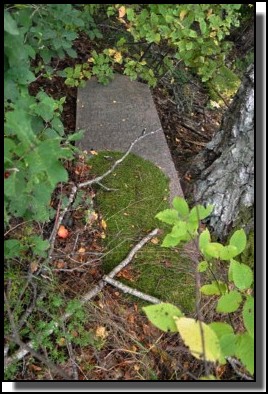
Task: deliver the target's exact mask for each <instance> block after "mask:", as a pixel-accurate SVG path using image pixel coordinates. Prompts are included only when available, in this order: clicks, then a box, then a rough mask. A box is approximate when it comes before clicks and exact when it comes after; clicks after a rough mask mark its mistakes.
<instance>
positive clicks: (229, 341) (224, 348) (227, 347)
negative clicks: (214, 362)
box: [220, 333, 237, 363]
mask: <svg viewBox="0 0 268 394" xmlns="http://www.w3.org/2000/svg"><path fill="white" fill-rule="evenodd" d="M236 340H237V336H236V335H235V334H234V333H232V334H227V335H223V336H222V337H221V338H220V346H221V352H222V356H223V358H224V361H225V357H231V356H235V352H236ZM223 363H225V362H223Z"/></svg>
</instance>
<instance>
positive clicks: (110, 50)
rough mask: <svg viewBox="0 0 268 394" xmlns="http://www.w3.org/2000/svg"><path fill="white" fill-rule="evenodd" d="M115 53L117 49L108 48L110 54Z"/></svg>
mask: <svg viewBox="0 0 268 394" xmlns="http://www.w3.org/2000/svg"><path fill="white" fill-rule="evenodd" d="M115 53H116V50H115V49H111V48H109V49H108V54H109V55H110V56H113V55H114V54H115Z"/></svg>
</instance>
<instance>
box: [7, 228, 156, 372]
mask: <svg viewBox="0 0 268 394" xmlns="http://www.w3.org/2000/svg"><path fill="white" fill-rule="evenodd" d="M158 231H159V230H158V229H154V230H153V231H151V232H150V233H149V234H148V235H146V237H144V238H143V239H142V240H141V241H140V242H139V243H138V244H137V245H135V246H134V248H133V249H132V250H131V251H130V252H129V254H128V255H127V257H126V258H125V259H124V260H123V261H122V262H121V263H120V264H119V265H117V266H116V267H115V268H114V269H113V270H112V271H111V272H110V274H109V275H107V277H109V278H110V279H111V278H113V277H114V276H115V275H117V274H118V273H119V272H120V271H121V270H122V269H123V268H124V267H126V265H127V264H129V263H130V262H131V260H132V259H133V257H134V256H135V254H136V253H137V252H138V251H139V250H140V249H141V248H142V247H143V246H144V245H145V244H146V243H147V242H148V241H150V239H151V238H153V237H154V236H155V235H157V233H158ZM106 284H107V283H106V282H105V281H104V280H103V279H101V280H100V281H99V282H98V284H97V285H95V287H94V288H93V289H92V290H90V291H89V292H88V293H86V294H85V295H84V296H83V297H82V298H81V300H80V302H81V303H82V305H83V304H85V303H86V302H88V301H90V300H91V299H92V298H94V297H95V296H96V295H97V294H98V293H99V292H100V291H101V290H102V289H103V288H104V287H105V286H106ZM70 316H72V313H65V314H64V315H63V316H62V318H61V321H62V322H64V321H65V320H67V319H68V318H69V317H70ZM58 325H59V323H57V322H54V329H55V328H56V327H58ZM54 329H50V330H49V331H47V332H46V335H50V334H52V333H53V331H54ZM33 344H34V341H30V342H28V343H27V344H24V346H23V347H22V348H21V349H19V350H18V351H17V352H16V353H14V354H13V355H12V356H10V357H8V358H6V359H5V368H6V367H7V366H8V365H10V364H11V363H13V362H15V361H18V360H21V359H22V358H23V357H24V356H26V354H27V353H29V351H30V350H29V349H32V347H33Z"/></svg>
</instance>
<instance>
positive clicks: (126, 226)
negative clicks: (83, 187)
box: [90, 152, 195, 312]
mask: <svg viewBox="0 0 268 394" xmlns="http://www.w3.org/2000/svg"><path fill="white" fill-rule="evenodd" d="M121 156H122V153H118V152H99V154H98V155H97V156H94V157H92V158H91V159H90V165H91V166H92V173H93V174H94V175H101V174H103V173H104V172H105V171H106V170H107V169H108V168H110V167H111V165H112V163H113V162H114V160H116V159H118V158H120V157H121ZM103 184H104V185H105V186H107V187H109V188H113V189H116V191H105V190H104V189H103V188H99V189H98V192H97V196H96V203H97V208H98V209H99V211H100V213H101V214H102V216H103V218H104V220H105V221H106V223H107V229H106V238H105V239H104V245H105V248H106V252H107V254H106V256H105V258H104V260H103V268H104V271H105V272H106V273H108V272H110V271H111V270H112V269H113V268H114V267H115V266H116V265H118V264H119V263H120V262H121V261H122V260H123V259H124V258H125V257H126V256H127V254H128V253H129V251H130V250H131V248H132V247H133V246H134V245H135V244H136V243H137V242H138V241H139V240H140V239H141V238H143V237H144V236H145V235H146V234H147V233H148V232H149V231H151V230H152V229H154V228H156V227H158V226H159V224H160V223H159V221H158V220H157V219H155V215H156V214H157V213H158V212H159V211H161V210H163V209H166V208H168V205H169V203H168V178H167V177H166V176H165V175H164V174H163V172H162V171H161V170H160V169H159V168H157V167H156V166H155V165H153V164H152V163H151V162H149V161H147V160H144V159H142V158H140V157H138V156H136V155H133V154H130V155H129V156H128V157H127V158H126V159H125V160H124V161H123V163H122V164H120V165H119V166H118V167H117V168H116V169H115V171H114V172H113V173H112V174H111V175H109V176H108V177H107V178H105V179H104V180H103ZM161 227H162V225H161ZM162 238H163V235H162V236H159V237H158V238H157V239H155V240H154V242H155V243H149V244H147V245H145V246H144V247H143V248H142V250H140V251H139V252H138V253H137V255H136V257H135V258H134V260H133V261H132V262H131V263H130V265H129V267H130V268H131V274H132V277H133V281H129V280H126V279H123V278H120V280H121V281H122V282H125V283H126V284H127V285H128V286H132V287H134V288H136V289H138V290H140V291H143V292H145V293H147V294H150V295H152V296H155V297H158V298H160V299H161V300H163V301H169V302H171V303H174V304H175V305H177V306H179V307H180V308H181V309H182V311H184V312H190V311H192V310H193V308H194V299H195V289H194V286H195V284H194V280H193V277H192V275H191V274H190V271H191V270H190V266H191V261H189V260H188V259H186V258H185V257H181V256H180V253H178V251H174V250H170V249H166V248H162V247H161V246H160V244H161V240H162Z"/></svg>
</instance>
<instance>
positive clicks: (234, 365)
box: [226, 357, 253, 380]
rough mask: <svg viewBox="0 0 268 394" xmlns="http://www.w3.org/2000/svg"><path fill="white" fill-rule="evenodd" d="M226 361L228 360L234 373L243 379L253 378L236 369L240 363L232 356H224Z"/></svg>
mask: <svg viewBox="0 0 268 394" xmlns="http://www.w3.org/2000/svg"><path fill="white" fill-rule="evenodd" d="M226 359H227V361H228V362H229V364H230V365H231V366H232V368H233V370H234V371H235V373H236V374H237V375H238V376H240V377H241V378H243V379H244V380H253V378H252V377H251V376H249V375H247V374H245V373H243V372H240V371H239V370H238V368H239V367H241V364H240V362H239V361H237V360H236V359H235V358H233V357H227V358H226Z"/></svg>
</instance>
